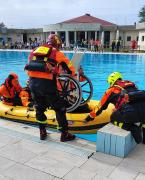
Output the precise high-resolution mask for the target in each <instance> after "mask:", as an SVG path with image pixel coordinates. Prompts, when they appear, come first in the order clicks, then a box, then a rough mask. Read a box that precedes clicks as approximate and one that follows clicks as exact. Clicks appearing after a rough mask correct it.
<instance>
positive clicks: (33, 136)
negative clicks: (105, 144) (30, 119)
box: [0, 119, 145, 180]
mask: <svg viewBox="0 0 145 180" xmlns="http://www.w3.org/2000/svg"><path fill="white" fill-rule="evenodd" d="M48 133H49V135H48V139H47V140H46V141H40V140H39V131H38V128H37V127H33V126H29V125H25V124H21V123H16V122H12V121H8V120H3V119H0V164H1V166H0V180H49V179H50V180H51V179H52V180H59V179H64V180H74V179H75V180H116V179H117V180H133V179H135V180H144V179H145V146H144V145H142V144H140V145H137V146H136V148H135V149H134V150H133V151H132V152H131V153H130V154H129V156H128V157H127V158H118V157H114V156H110V155H106V154H102V153H99V152H96V145H95V143H93V142H89V141H87V140H83V139H79V138H77V139H76V140H74V141H71V142H68V143H62V142H59V136H60V134H59V133H57V132H51V131H48Z"/></svg>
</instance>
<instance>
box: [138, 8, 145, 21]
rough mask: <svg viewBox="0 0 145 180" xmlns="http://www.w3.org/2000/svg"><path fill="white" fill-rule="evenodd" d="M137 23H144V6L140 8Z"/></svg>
mask: <svg viewBox="0 0 145 180" xmlns="http://www.w3.org/2000/svg"><path fill="white" fill-rule="evenodd" d="M138 16H139V18H140V20H139V22H145V5H144V6H143V7H142V8H141V10H140V11H139V15H138Z"/></svg>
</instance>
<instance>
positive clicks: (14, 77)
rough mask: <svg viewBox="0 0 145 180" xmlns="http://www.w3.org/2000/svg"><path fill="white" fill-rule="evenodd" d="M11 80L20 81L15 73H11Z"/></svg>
mask: <svg viewBox="0 0 145 180" xmlns="http://www.w3.org/2000/svg"><path fill="white" fill-rule="evenodd" d="M8 78H9V79H18V75H17V74H16V73H14V72H12V73H10V74H9V76H8Z"/></svg>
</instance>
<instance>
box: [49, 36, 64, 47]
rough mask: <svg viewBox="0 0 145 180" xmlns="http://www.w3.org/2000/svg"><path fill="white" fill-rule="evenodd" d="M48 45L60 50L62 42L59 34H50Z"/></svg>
mask: <svg viewBox="0 0 145 180" xmlns="http://www.w3.org/2000/svg"><path fill="white" fill-rule="evenodd" d="M48 44H51V45H52V46H54V47H56V48H60V47H61V45H62V41H61V39H60V37H59V36H58V35H57V34H50V35H49V36H48Z"/></svg>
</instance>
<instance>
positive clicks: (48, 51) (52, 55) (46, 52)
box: [26, 44, 75, 80]
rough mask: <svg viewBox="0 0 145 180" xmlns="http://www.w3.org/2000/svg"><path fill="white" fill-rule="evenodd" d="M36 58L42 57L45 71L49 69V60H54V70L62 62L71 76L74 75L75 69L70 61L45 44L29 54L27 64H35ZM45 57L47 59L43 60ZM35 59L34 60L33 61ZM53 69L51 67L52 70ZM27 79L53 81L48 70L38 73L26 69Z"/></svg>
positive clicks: (51, 73)
mask: <svg viewBox="0 0 145 180" xmlns="http://www.w3.org/2000/svg"><path fill="white" fill-rule="evenodd" d="M38 57H43V58H44V60H43V63H44V62H45V65H46V69H47V68H48V69H49V68H51V67H50V66H51V63H49V61H50V60H54V61H55V62H56V64H55V68H56V67H58V65H59V64H60V63H62V62H65V63H66V65H67V66H68V68H69V69H70V70H71V72H72V76H73V75H74V74H75V68H74V66H73V65H72V63H71V61H70V60H69V59H68V58H67V57H66V56H65V55H64V54H63V53H62V52H61V51H59V50H57V49H56V48H53V47H52V46H51V45H48V44H45V45H42V46H39V47H38V48H36V49H35V50H34V51H33V52H31V53H30V56H29V62H35V61H37V58H38ZM45 57H47V59H46V60H45ZM35 58H36V60H35ZM37 62H38V61H37ZM53 68H54V67H52V69H53ZM26 70H27V73H28V76H29V77H36V78H44V79H50V80H52V79H53V75H54V72H51V71H50V70H48V71H47V70H46V71H45V72H40V71H36V70H35V71H33V70H29V69H26Z"/></svg>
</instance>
